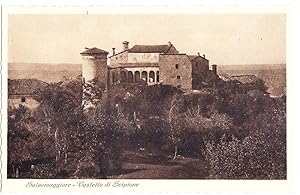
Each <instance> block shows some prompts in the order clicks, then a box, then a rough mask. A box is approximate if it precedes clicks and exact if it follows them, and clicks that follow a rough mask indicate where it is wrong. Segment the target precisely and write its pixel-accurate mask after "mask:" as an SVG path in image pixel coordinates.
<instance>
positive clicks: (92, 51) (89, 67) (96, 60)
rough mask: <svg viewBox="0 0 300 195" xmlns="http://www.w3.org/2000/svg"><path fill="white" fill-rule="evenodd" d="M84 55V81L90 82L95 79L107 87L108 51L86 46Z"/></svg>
mask: <svg viewBox="0 0 300 195" xmlns="http://www.w3.org/2000/svg"><path fill="white" fill-rule="evenodd" d="M80 54H81V55H82V60H83V62H82V79H83V82H84V83H85V82H90V81H93V80H94V79H97V81H99V82H101V83H103V84H104V85H105V89H107V75H108V67H107V54H108V52H107V51H104V50H102V49H98V48H96V47H93V48H85V51H83V52H81V53H80Z"/></svg>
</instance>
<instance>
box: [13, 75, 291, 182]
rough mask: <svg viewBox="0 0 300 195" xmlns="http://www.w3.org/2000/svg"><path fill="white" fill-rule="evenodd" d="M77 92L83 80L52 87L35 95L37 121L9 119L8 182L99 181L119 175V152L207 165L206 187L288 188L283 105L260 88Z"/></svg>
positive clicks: (226, 85) (19, 114) (232, 85)
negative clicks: (266, 183) (279, 182)
mask: <svg viewBox="0 0 300 195" xmlns="http://www.w3.org/2000/svg"><path fill="white" fill-rule="evenodd" d="M83 87H84V86H83V85H82V84H81V82H80V80H72V81H70V82H65V83H63V82H61V83H56V84H50V85H49V86H48V87H46V88H44V89H42V90H40V91H38V92H37V93H36V94H37V95H36V99H37V100H38V101H39V102H40V106H39V107H38V108H37V109H36V110H35V111H30V110H28V109H27V108H25V107H22V106H21V107H19V108H17V109H13V110H10V111H9V123H8V127H9V129H8V130H9V131H8V136H9V137H8V138H9V139H8V144H9V158H8V159H9V162H8V165H9V167H10V169H9V175H10V177H16V176H18V177H32V178H71V177H74V178H105V177H107V176H109V175H112V174H114V173H116V172H119V170H121V169H122V152H123V150H131V149H136V148H150V149H158V150H161V151H163V152H165V153H167V154H169V156H172V157H169V158H170V160H175V159H176V158H177V156H178V155H179V154H180V155H183V156H192V157H194V158H203V159H205V160H206V161H207V162H208V164H209V167H208V168H209V174H210V175H209V176H208V177H209V178H230V179H236V178H241V179H284V178H286V110H285V107H286V105H285V97H281V98H271V97H269V95H268V94H267V92H266V90H267V88H266V87H265V85H264V83H263V82H262V81H261V80H257V81H256V82H254V83H248V84H242V83H240V82H236V81H229V82H224V81H221V80H220V81H218V82H215V83H214V84H213V87H207V88H202V89H200V90H198V91H194V92H190V93H183V92H182V91H181V90H179V89H177V88H174V87H171V86H165V85H152V86H144V85H115V86H111V88H110V89H109V92H108V93H103V89H104V88H103V86H102V85H101V84H99V86H98V84H97V83H90V84H87V85H86V86H85V89H86V90H84V91H83V93H82V89H83ZM91 92H94V93H91ZM82 97H85V100H86V101H88V104H89V108H90V109H84V108H85V106H86V105H88V104H86V102H82ZM83 110H85V112H83ZM20 151H23V152H20ZM26 166H27V167H26ZM28 166H29V167H28ZM17 169H18V170H17ZM28 170H29V171H28ZM17 172H18V173H17ZM19 172H21V173H23V175H22V174H20V173H19ZM25 173H26V174H25Z"/></svg>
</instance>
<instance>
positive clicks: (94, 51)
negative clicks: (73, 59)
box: [80, 47, 108, 55]
mask: <svg viewBox="0 0 300 195" xmlns="http://www.w3.org/2000/svg"><path fill="white" fill-rule="evenodd" d="M80 54H81V55H93V54H108V52H107V51H104V50H102V49H99V48H97V47H93V48H87V47H86V48H85V50H84V51H83V52H81V53H80Z"/></svg>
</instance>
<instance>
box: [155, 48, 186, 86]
mask: <svg viewBox="0 0 300 195" xmlns="http://www.w3.org/2000/svg"><path fill="white" fill-rule="evenodd" d="M159 70H160V82H161V83H162V84H165V85H172V86H174V87H179V88H181V89H183V90H184V91H188V90H191V89H192V63H191V61H190V59H189V57H188V56H187V55H186V54H174V55H163V54H162V55H160V56H159Z"/></svg>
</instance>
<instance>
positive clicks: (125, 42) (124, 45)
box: [123, 41, 129, 51]
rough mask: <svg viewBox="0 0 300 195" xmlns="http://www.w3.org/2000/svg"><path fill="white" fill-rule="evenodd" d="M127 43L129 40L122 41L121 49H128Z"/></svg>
mask: <svg viewBox="0 0 300 195" xmlns="http://www.w3.org/2000/svg"><path fill="white" fill-rule="evenodd" d="M128 44H129V42H128V41H123V50H124V51H125V50H128Z"/></svg>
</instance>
